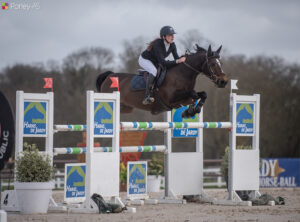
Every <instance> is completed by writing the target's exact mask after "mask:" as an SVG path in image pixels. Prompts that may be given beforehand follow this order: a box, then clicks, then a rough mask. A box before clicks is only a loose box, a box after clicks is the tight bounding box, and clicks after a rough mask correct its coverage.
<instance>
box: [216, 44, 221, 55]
mask: <svg viewBox="0 0 300 222" xmlns="http://www.w3.org/2000/svg"><path fill="white" fill-rule="evenodd" d="M221 49H222V45H221V46H220V47H219V48H218V50H217V51H216V52H217V53H218V54H220V52H221Z"/></svg>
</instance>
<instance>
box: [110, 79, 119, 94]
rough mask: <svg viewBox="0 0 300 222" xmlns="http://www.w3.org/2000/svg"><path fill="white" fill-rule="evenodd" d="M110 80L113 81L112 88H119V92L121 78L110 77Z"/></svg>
mask: <svg viewBox="0 0 300 222" xmlns="http://www.w3.org/2000/svg"><path fill="white" fill-rule="evenodd" d="M109 78H110V80H111V82H112V83H111V85H110V88H118V91H120V90H119V77H109Z"/></svg>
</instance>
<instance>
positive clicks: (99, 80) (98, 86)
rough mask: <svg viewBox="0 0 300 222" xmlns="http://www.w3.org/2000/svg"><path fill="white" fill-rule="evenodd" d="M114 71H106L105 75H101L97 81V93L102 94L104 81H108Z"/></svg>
mask: <svg viewBox="0 0 300 222" xmlns="http://www.w3.org/2000/svg"><path fill="white" fill-rule="evenodd" d="M112 73H113V72H112V71H106V72H104V73H101V74H100V75H99V76H98V77H97V80H96V87H97V91H98V92H100V89H101V85H102V83H103V81H104V80H105V79H106V77H107V76H108V75H110V74H112Z"/></svg>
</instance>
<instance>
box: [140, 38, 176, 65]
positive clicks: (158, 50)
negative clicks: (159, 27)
mask: <svg viewBox="0 0 300 222" xmlns="http://www.w3.org/2000/svg"><path fill="white" fill-rule="evenodd" d="M170 53H172V55H173V57H174V59H179V56H178V54H177V48H176V45H175V43H174V42H173V43H171V44H170V47H169V49H168V51H166V47H165V44H164V40H163V39H157V40H156V41H155V42H154V44H153V46H152V48H151V50H150V51H148V50H147V49H146V50H145V51H144V52H142V57H143V58H144V59H148V60H150V61H151V62H152V63H153V65H155V67H156V68H157V67H158V65H159V64H161V65H162V66H163V67H164V68H167V69H168V68H171V67H173V66H175V65H176V61H175V60H173V61H168V60H165V58H166V57H168V56H169V55H170Z"/></svg>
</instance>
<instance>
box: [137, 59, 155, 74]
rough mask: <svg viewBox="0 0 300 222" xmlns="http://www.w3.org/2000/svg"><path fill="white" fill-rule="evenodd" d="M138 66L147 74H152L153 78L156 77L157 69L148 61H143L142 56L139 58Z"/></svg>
mask: <svg viewBox="0 0 300 222" xmlns="http://www.w3.org/2000/svg"><path fill="white" fill-rule="evenodd" d="M139 65H140V66H141V67H142V68H143V69H144V70H146V71H147V72H149V73H150V74H152V75H153V76H156V74H157V69H156V67H155V66H154V65H153V63H152V62H151V61H150V60H148V59H144V58H143V57H142V56H140V57H139Z"/></svg>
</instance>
